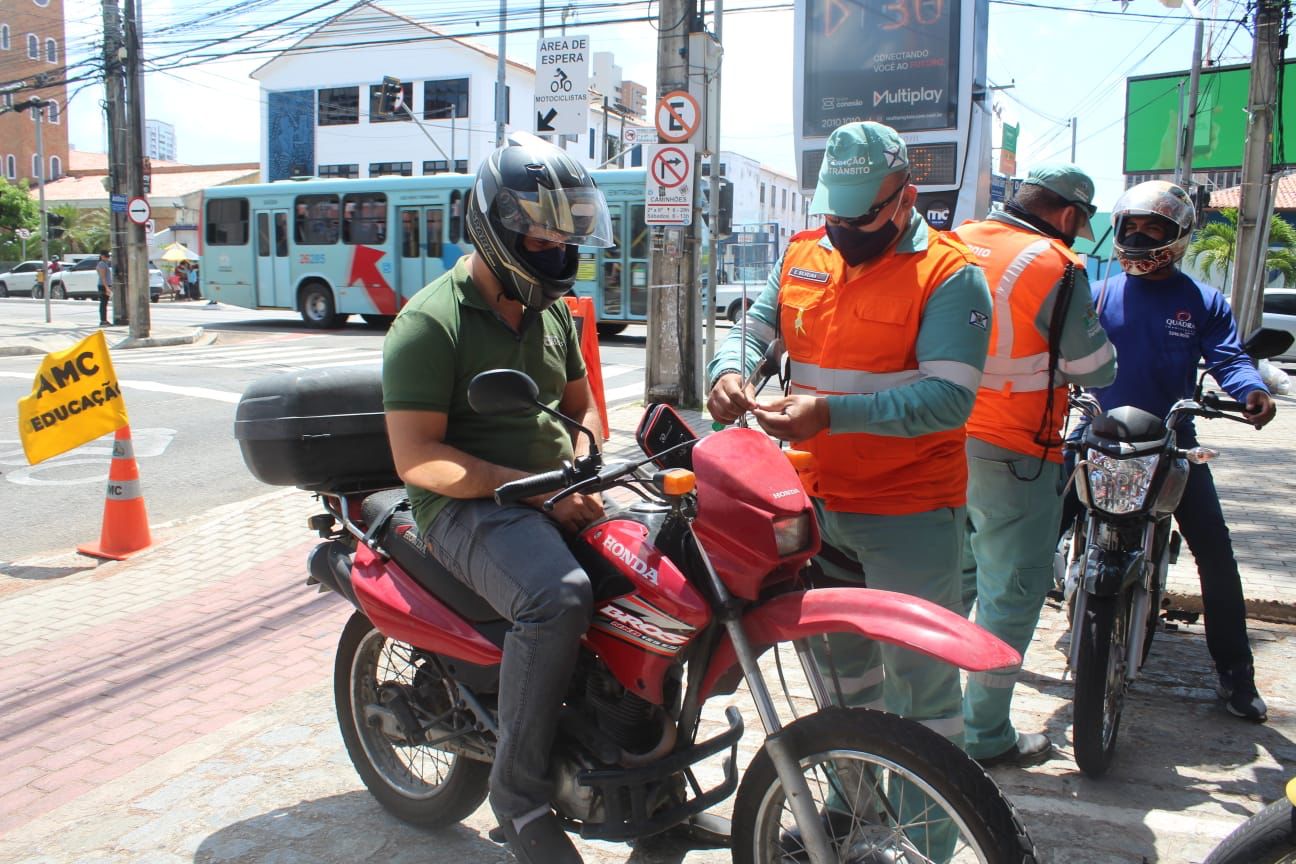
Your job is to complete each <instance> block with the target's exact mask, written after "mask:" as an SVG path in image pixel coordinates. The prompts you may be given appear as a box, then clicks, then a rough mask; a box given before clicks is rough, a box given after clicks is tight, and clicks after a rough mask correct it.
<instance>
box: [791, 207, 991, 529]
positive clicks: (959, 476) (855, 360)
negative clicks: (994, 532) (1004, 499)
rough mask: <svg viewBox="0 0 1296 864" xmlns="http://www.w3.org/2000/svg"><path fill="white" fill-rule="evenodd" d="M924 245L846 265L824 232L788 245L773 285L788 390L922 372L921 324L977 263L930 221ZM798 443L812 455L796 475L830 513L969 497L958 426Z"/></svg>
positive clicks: (855, 385) (817, 392) (900, 379)
mask: <svg viewBox="0 0 1296 864" xmlns="http://www.w3.org/2000/svg"><path fill="white" fill-rule="evenodd" d="M918 230H920V231H921V230H926V231H927V250H926V251H925V252H918V253H912V254H906V253H900V254H894V253H893V254H889V255H885V256H883V257H882V258H879V259H877V260H875V261H871V262H865V263H864V264H861V265H859V266H857V267H848V266H847V265H846V262H845V261H843V260H842V257H841V255H839V254H838V253H837V252H836V251H835V250H833V249H832V248H825V247H823V246H821V245H819V239H820V238H821V237H823V236H824V233H825V232H824V229H823V228H822V227H821V228H818V229H815V230H812V231H803V232H801V233H799V234H797V235H795V236H794V237H793V238H792V239H791V240H790V241H789V243H788V249H787V253H786V254H785V255H784V256H783V271H782V274H781V278H780V281H779V298H778V300H779V327H780V331H781V335H782V336H783V340H784V343H785V344H786V346H787V351H788V358H789V360H790V363H791V380H790V389H789V392H791V393H793V394H797V393H800V394H808V395H814V396H829V395H841V394H850V393H876V392H878V391H881V390H887V389H891V388H893V387H898V386H900V385H902V384H906V383H909V382H912V381H917V380H918V379H919V378H920V377H921V374H922V373H921V372H920V371H919V369H918V355H917V344H918V329H919V327H920V326H921V324H922V313H923V308H924V307H925V306H926V304H927V300H928V299H929V298H930V297H931V295H932V292H933V291H935V290H936V288H937V286H939V285H940V284H941V283H942V282H944V281H945V280H946V279H948V278H949V277H950V276H952V275H954V274H955V273H957V272H958V271H959V270H961V269H962V268H964V267H967V266H968V265H969V264H974V263H975V261H974V259H973V258H972V255H971V253H969V252H968V251H967V250H966V249H965V248H963V246H961V245H960V244H958V243H957V242H955V241H951V240H950V239H948V238H946V237H945V236H944V235H942V234H939V233H937V232H936V231H934V230H932V229H931V228H930V227H928V226H922V227H920V228H919V229H918ZM828 432H829V430H827V429H825V430H824V431H822V432H820V433H819V434H818V435H815V436H814V437H813V438H811V439H810V440H809V441H804V442H799V443H798V444H797V447H798V448H799V449H803V450H808V451H810V452H811V453H813V454H814V455H815V459H814V460H813V463H812V465H811V466H810V467H809V468H805V469H802V471H801V480H802V482H803V483H804V484H805V487H806V489H807V490H808V491H809V492H810V494H811V495H814V496H815V497H817V498H821V499H823V501H824V504H825V505H826V506H827V508H828V509H829V510H833V511H839V512H847V513H873V514H881V515H891V514H902V513H922V512H926V511H928V510H935V509H938V508H940V507H961V506H963V505H964V503H966V501H967V459H966V457H965V455H964V452H963V447H964V441H965V435H964V431H963V427H961V426H960V427H959V428H958V429H951V430H948V431H944V432H933V433H931V434H929V435H920V436H918V437H915V438H902V437H899V436H894V435H871V434H868V433H862V432H859V433H839V434H834V435H829V434H828Z"/></svg>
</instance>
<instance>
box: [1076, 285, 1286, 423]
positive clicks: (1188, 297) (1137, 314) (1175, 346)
mask: <svg viewBox="0 0 1296 864" xmlns="http://www.w3.org/2000/svg"><path fill="white" fill-rule="evenodd" d="M1092 291H1093V298H1094V307H1095V308H1096V309H1097V310H1098V318H1099V320H1100V321H1101V322H1102V326H1103V329H1104V330H1106V331H1107V337H1108V338H1109V339H1110V340H1111V343H1112V344H1113V345H1115V346H1116V354H1117V356H1119V357H1120V368H1119V370H1118V371H1117V373H1116V380H1115V382H1113V383H1112V384H1111V385H1109V386H1107V387H1098V388H1094V389H1093V390H1092V392H1093V393H1094V395H1095V396H1097V397H1098V401H1099V403H1101V405H1102V407H1103V409H1104V410H1110V409H1112V408H1118V407H1120V406H1122V405H1133V406H1134V407H1136V408H1141V409H1143V410H1144V411H1147V412H1149V413H1152V414H1155V415H1156V416H1158V417H1165V415H1166V414H1167V413H1168V412H1169V411H1170V406H1171V405H1173V404H1174V403H1175V401H1176V400H1179V399H1183V398H1186V397H1189V396H1191V395H1192V393H1193V389H1194V388H1195V387H1196V385H1197V363H1198V361H1199V360H1205V361H1206V365H1207V366H1208V367H1215V368H1214V369H1213V371H1212V374H1213V375H1214V377H1215V380H1216V381H1218V382H1219V384H1220V386H1221V387H1223V388H1224V389H1225V390H1226V391H1227V392H1228V394H1229V395H1230V396H1232V397H1233V398H1234V399H1236V400H1238V401H1239V402H1245V401H1246V397H1247V394H1249V393H1251V391H1253V390H1264V391H1265V392H1266V393H1267V392H1269V391H1268V388H1267V387H1265V385H1264V382H1263V381H1262V380H1260V374H1259V373H1258V372H1256V370H1255V368H1254V367H1253V366H1252V365H1251V360H1250V358H1248V357H1247V355H1246V354H1245V353H1244V352H1243V351H1242V343H1241V341H1240V340H1239V339H1238V334H1237V326H1236V324H1235V323H1234V320H1233V310H1232V309H1230V308H1229V305H1228V302H1227V301H1225V299H1224V296H1223V295H1222V294H1220V293H1219V292H1218V291H1216V290H1215V289H1214V288H1211V287H1210V286H1209V285H1202V284H1201V283H1199V282H1197V281H1196V280H1194V279H1192V278H1191V277H1189V276H1186V275H1184V274H1183V273H1180V272H1176V273H1175V275H1173V276H1171V277H1170V278H1169V279H1165V280H1162V281H1154V280H1150V279H1144V278H1142V277H1140V276H1128V275H1126V274H1124V273H1122V274H1120V275H1119V276H1113V277H1111V278H1109V279H1107V280H1106V281H1104V282H1099V283H1097V284H1095V285H1093V286H1092ZM1217 364H1218V365H1217Z"/></svg>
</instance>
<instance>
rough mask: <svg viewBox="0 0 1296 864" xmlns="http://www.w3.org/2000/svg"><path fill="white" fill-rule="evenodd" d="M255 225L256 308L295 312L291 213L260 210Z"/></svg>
mask: <svg viewBox="0 0 1296 864" xmlns="http://www.w3.org/2000/svg"><path fill="white" fill-rule="evenodd" d="M255 222H256V238H257V239H256V256H257V264H256V267H257V280H256V305H257V306H265V307H280V308H285V309H292V308H294V307H295V306H296V305H297V304H296V302H294V301H295V298H294V297H293V286H292V274H291V273H290V272H289V267H288V211H287V210H258V211H257V212H256V216H255Z"/></svg>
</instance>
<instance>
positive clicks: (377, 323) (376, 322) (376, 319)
mask: <svg viewBox="0 0 1296 864" xmlns="http://www.w3.org/2000/svg"><path fill="white" fill-rule="evenodd" d="M360 317H361V318H362V319H363V320H364V322H365V323H366V324H368V325H369V326H370V327H372V328H374V329H375V330H386V329H387V328H388V327H390V326H391V323H392V322H393V321H395V320H396V316H395V315H365V314H363V313H361V315H360Z"/></svg>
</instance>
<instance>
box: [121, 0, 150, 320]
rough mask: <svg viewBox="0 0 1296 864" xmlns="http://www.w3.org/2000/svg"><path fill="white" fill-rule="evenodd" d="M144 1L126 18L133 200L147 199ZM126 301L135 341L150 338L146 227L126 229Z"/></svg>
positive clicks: (132, 4) (129, 5)
mask: <svg viewBox="0 0 1296 864" xmlns="http://www.w3.org/2000/svg"><path fill="white" fill-rule="evenodd" d="M140 3H141V0H126V2H125V5H124V8H123V15H124V17H125V19H126V20H125V22H124V23H125V34H126V69H127V75H126V78H127V82H126V83H127V94H128V95H129V97H130V101H129V105H128V110H127V112H126V113H127V119H128V121H129V125H128V127H127V131H126V186H127V194H128V195H129V196H130V197H131V198H142V197H144V58H143V57H142V56H141V54H142V52H141V48H142V47H143V45H142V40H141V36H140V34H141V31H142V30H143V27H142V24H143V17H144V16H143V10H141V8H140ZM126 261H127V264H126V269H127V284H126V299H127V301H128V302H129V304H130V305H129V308H130V335H131V338H132V339H147V338H148V335H149V284H148V283H149V276H148V232H147V230H146V229H145V227H144V226H143V225H138V224H136V223H134V222H130V223H129V224H128V225H127V226H126Z"/></svg>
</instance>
